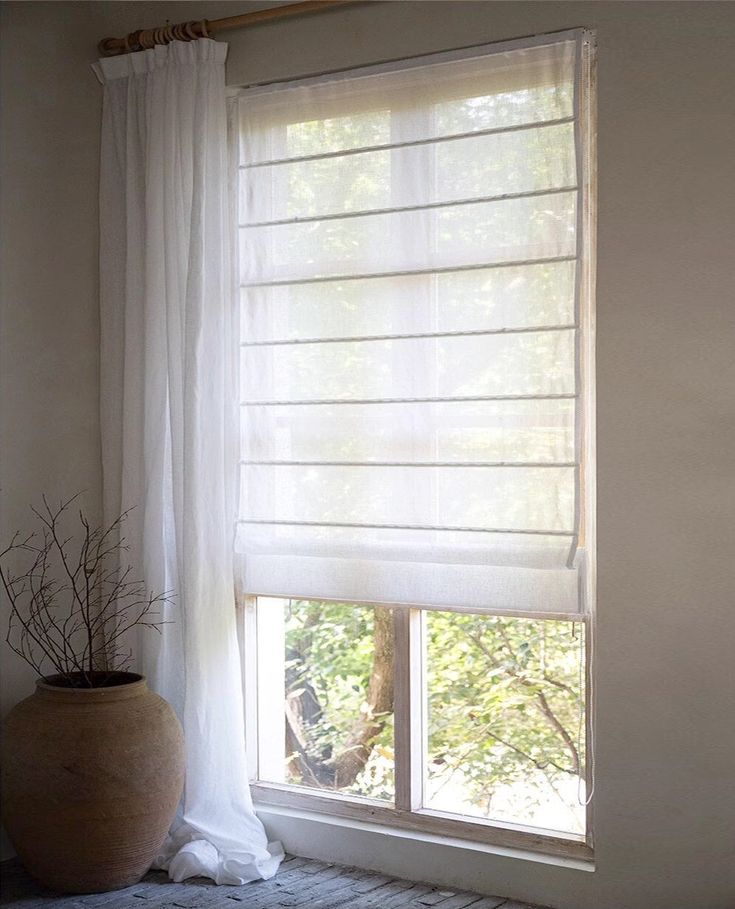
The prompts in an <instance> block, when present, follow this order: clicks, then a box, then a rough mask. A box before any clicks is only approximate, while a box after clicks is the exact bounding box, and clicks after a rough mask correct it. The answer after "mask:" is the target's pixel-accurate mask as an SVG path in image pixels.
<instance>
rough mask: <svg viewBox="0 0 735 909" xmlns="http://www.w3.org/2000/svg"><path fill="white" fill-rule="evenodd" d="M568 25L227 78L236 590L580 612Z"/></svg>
mask: <svg viewBox="0 0 735 909" xmlns="http://www.w3.org/2000/svg"><path fill="white" fill-rule="evenodd" d="M582 40H583V38H582V34H581V33H574V34H569V33H567V34H566V35H564V36H560V37H557V36H547V37H546V38H541V39H535V40H531V41H528V42H511V43H507V44H501V45H495V46H492V45H491V46H487V47H485V48H472V49H469V50H466V51H461V52H449V53H444V54H437V55H433V56H430V57H426V58H416V59H413V60H406V61H403V62H399V63H395V64H385V65H384V66H381V67H373V68H367V69H357V70H352V71H349V72H344V73H339V74H334V75H329V76H326V77H323V78H314V79H307V80H302V81H300V82H294V83H288V84H281V85H275V86H264V87H256V88H253V89H249V90H246V91H244V92H243V93H242V94H241V96H240V136H241V145H240V199H239V204H240V217H239V220H240V262H241V306H242V319H241V325H242V334H241V380H242V385H241V392H240V393H241V411H242V418H241V419H242V440H241V471H242V482H241V498H240V514H239V519H240V520H239V531H238V538H237V549H238V554H239V558H238V564H239V567H240V570H241V572H242V584H243V589H245V590H247V591H248V592H250V593H256V594H266V595H274V596H294V597H309V596H311V597H314V598H319V597H325V598H332V599H337V600H339V599H343V600H347V601H350V600H356V601H363V602H365V601H376V602H383V603H394V604H399V603H406V604H417V605H425V606H434V607H437V608H467V609H488V610H491V611H493V612H498V611H503V610H505V611H510V612H539V613H544V614H547V615H548V614H550V613H556V614H564V615H574V614H576V613H577V612H579V611H581V610H582V609H583V602H582V597H581V592H582V591H583V589H584V585H583V583H581V580H582V579H581V577H580V572H579V566H580V563H581V561H582V559H581V552H580V551H579V547H578V543H579V537H580V521H579V518H580V511H581V508H580V459H581V455H580V453H581V449H582V430H583V427H582V410H583V408H582V405H581V403H580V401H581V398H580V395H581V393H582V384H583V383H582V382H581V369H580V347H581V342H580V332H581V331H582V329H583V325H582V320H581V316H580V274H581V266H582V261H581V253H582V247H581V239H582V237H581V234H582V231H581V230H580V229H579V218H580V214H581V210H582V206H581V204H580V201H579V200H580V193H581V183H582V181H581V179H580V173H581V162H580V156H579V142H578V121H579V98H578V92H577V86H578V71H579V60H580V46H581V41H582Z"/></svg>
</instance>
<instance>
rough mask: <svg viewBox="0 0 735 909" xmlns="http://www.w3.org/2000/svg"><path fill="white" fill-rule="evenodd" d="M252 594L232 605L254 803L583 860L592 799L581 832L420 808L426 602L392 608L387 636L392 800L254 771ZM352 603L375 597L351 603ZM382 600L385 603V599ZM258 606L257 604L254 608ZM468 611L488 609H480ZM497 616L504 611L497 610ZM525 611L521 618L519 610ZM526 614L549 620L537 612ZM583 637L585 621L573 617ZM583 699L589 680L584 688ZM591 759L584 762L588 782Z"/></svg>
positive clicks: (588, 851)
mask: <svg viewBox="0 0 735 909" xmlns="http://www.w3.org/2000/svg"><path fill="white" fill-rule="evenodd" d="M257 600H258V598H257V597H256V596H242V597H241V598H240V599H239V603H238V605H239V607H240V608H239V609H238V616H239V621H238V637H239V642H240V647H241V652H242V657H243V659H242V667H243V669H242V671H243V692H244V698H243V702H244V710H245V734H246V742H247V745H248V749H247V753H248V772H249V777H250V785H251V790H252V795H253V800H254V802H255V804H256V807H258V808H263V809H266V810H267V808H269V807H274V808H279V809H287V810H288V809H292V810H295V811H308V812H310V813H313V814H315V815H322V816H324V817H325V818H328V817H335V818H343V819H348V820H353V821H358V822H360V821H362V822H365V823H371V824H377V825H379V826H381V827H385V828H387V829H391V828H392V829H395V830H407V831H411V832H414V833H419V834H421V833H424V834H427V835H430V836H439V837H446V838H451V839H456V840H465V841H468V842H470V843H477V844H482V845H485V846H497V847H501V848H509V849H520V850H525V851H529V852H537V853H543V854H545V855H551V856H555V857H558V858H567V859H580V860H588V861H589V860H591V859H592V858H593V855H594V851H593V841H592V826H591V825H592V802H591V801H590V803H589V804H588V805H587V808H586V825H585V826H586V834H584V835H583V834H574V833H560V832H559V831H556V830H547V829H544V828H540V827H533V826H529V825H525V824H515V823H510V822H504V821H497V820H492V819H485V818H473V817H469V816H466V815H459V814H451V813H449V812H444V811H437V810H435V809H432V808H425V807H423V798H424V788H423V787H424V765H425V762H424V755H425V748H426V734H425V730H426V728H427V727H426V719H427V717H426V701H425V698H424V690H425V688H424V679H423V673H424V667H425V653H424V651H425V630H424V628H425V621H424V616H425V613H426V612H427V610H426V609H423V608H420V607H410V606H398V607H395V608H394V609H393V616H394V618H393V621H394V635H395V662H394V676H393V685H394V715H395V716H396V718H398V717H400V718H401V719H400V722H396V724H395V741H394V751H395V780H396V788H395V801H394V804H393V805H391V804H389V803H387V802H385V801H381V800H378V799H371V798H367V797H364V796H359V795H353V794H344V793H339V792H330V791H320V790H316V789H310V788H308V787H305V786H298V785H295V784H291V783H270V782H265V781H263V780H261V779H260V778H259V772H258V762H259V751H260V749H259V748H258V738H259V734H258V714H259V710H258V659H259V656H260V655H259V653H258V643H257V642H258V633H257V622H258V603H257ZM354 605H355V606H360V605H369V606H375V605H376V604H374V603H370V604H366V603H363V604H361V603H355V604H354ZM385 605H387V604H385ZM261 608H263V607H261ZM476 614H481V615H488V613H486V612H478V613H476ZM502 615H503V616H505V615H507V613H502ZM527 617H529V616H528V615H527ZM533 620H539V621H549V620H550V619H549V618H548V617H546V616H543V615H534V616H533ZM578 621H579V623H580V624H583V625H584V626H585V639H586V642H587V643H588V642H589V635H590V632H591V622H590V621H589V617H585V616H580V617H579V619H578ZM590 653H591V647H590V646H586V647H585V676H586V678H589V671H590ZM587 697H588V698H589V686H588V689H587ZM590 712H591V711H590V710H589V709H587V710H586V711H585V716H586V740H587V742H588V743H589V742H590V734H589V730H590ZM590 766H591V762H590V761H589V760H587V761H586V762H585V768H586V775H587V785H588V787H590V786H591V785H592V781H591V779H590Z"/></svg>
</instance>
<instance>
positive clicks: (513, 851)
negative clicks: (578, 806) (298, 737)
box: [253, 783, 595, 871]
mask: <svg viewBox="0 0 735 909" xmlns="http://www.w3.org/2000/svg"><path fill="white" fill-rule="evenodd" d="M253 799H254V802H255V808H256V811H258V812H259V813H266V814H271V815H278V816H282V817H289V818H298V819H300V820H305V821H311V822H315V823H319V824H324V825H329V826H334V827H342V828H349V829H351V830H356V831H363V832H374V833H381V834H383V835H386V834H387V835H390V836H395V837H397V838H399V839H408V840H413V841H415V842H424V843H431V844H434V845H441V846H445V847H451V848H456V849H465V850H468V851H471V852H481V853H486V854H491V855H499V856H504V857H506V858H516V859H521V860H523V861H531V862H538V863H541V864H550V865H556V866H558V867H563V868H572V869H575V870H578V871H594V870H595V864H594V852H593V850H592V847H591V846H590V845H588V844H587V843H586V842H585V840H584V838H583V837H581V836H574V835H571V834H570V835H569V836H564V835H559V834H558V833H556V832H553V833H552V832H549V833H547V832H545V831H541V830H538V829H534V828H530V827H529V828H525V827H522V826H520V825H496V824H493V825H489V824H485V823H482V822H477V821H473V820H467V821H465V820H460V819H458V818H453V817H451V816H444V815H442V814H441V813H439V812H430V811H422V812H402V811H399V810H397V809H395V808H393V807H390V806H387V805H385V804H382V803H380V802H374V801H371V800H368V799H353V798H345V797H343V796H334V795H329V796H324V795H314V794H313V793H311V792H305V791H304V790H299V789H297V788H296V787H293V788H284V787H280V786H275V785H272V786H271V785H268V784H263V783H259V784H256V785H254V786H253Z"/></svg>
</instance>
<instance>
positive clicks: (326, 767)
mask: <svg viewBox="0 0 735 909" xmlns="http://www.w3.org/2000/svg"><path fill="white" fill-rule="evenodd" d="M258 676H259V682H258V702H259V703H258V726H259V741H260V755H259V776H260V779H262V780H265V781H269V782H285V783H294V784H296V785H300V786H307V787H309V788H314V789H325V790H333V791H339V792H343V793H353V794H356V795H361V796H368V797H371V798H377V799H386V800H392V799H393V793H394V782H393V616H392V610H390V609H385V608H382V607H368V606H355V605H352V604H349V603H325V602H316V601H312V600H286V599H274V598H264V597H260V598H259V599H258Z"/></svg>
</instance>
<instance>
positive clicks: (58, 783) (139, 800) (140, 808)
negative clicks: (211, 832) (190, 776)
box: [2, 673, 184, 893]
mask: <svg viewBox="0 0 735 909" xmlns="http://www.w3.org/2000/svg"><path fill="white" fill-rule="evenodd" d="M114 675H115V676H116V679H115V681H116V682H117V684H113V685H111V686H110V687H104V688H69V687H59V686H58V684H54V679H48V680H46V679H41V680H39V681H38V682H37V683H36V691H35V693H34V694H33V695H31V697H29V698H26V700H25V701H23V702H21V703H20V704H18V705H17V706H16V707H15V708H14V709H13V710H12V711H11V712H10V714H9V715H8V717H7V719H6V721H5V724H4V728H3V745H2V752H3V753H2V770H3V800H2V803H3V804H2V807H3V822H4V824H5V827H6V830H7V831H8V835H9V836H10V839H11V841H12V843H13V845H14V847H15V849H16V850H17V852H18V856H19V858H20V859H21V861H22V862H23V864H24V865H25V867H26V869H27V870H28V871H29V873H30V874H32V875H33V876H34V877H36V878H37V879H38V880H39V881H41V882H42V883H43V884H45V885H46V886H47V887H50V888H52V889H54V890H60V891H63V892H67V893H96V892H99V891H104V890H116V889H118V888H121V887H127V886H129V885H131V884H134V883H136V882H137V881H139V880H140V878H141V877H142V876H143V875H144V874H145V873H146V871H147V870H148V868H149V867H150V865H151V862H152V861H153V859H154V858H155V856H156V854H157V852H158V850H159V848H160V846H161V844H162V843H163V840H164V838H165V836H166V834H167V832H168V829H169V826H170V824H171V821H172V820H173V817H174V814H175V812H176V806H177V805H178V802H179V799H180V798H181V792H182V789H183V785H184V739H183V733H182V730H181V725H180V723H179V721H178V719H177V718H176V715H175V714H174V712H173V710H172V709H171V707H170V706H169V704H168V703H167V702H166V701H164V700H163V698H160V697H159V696H158V695H157V694H154V693H153V692H152V691H150V690H149V688H148V686H147V685H146V682H145V679H144V678H143V677H142V676H139V675H134V674H132V673H116V674H114Z"/></svg>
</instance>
